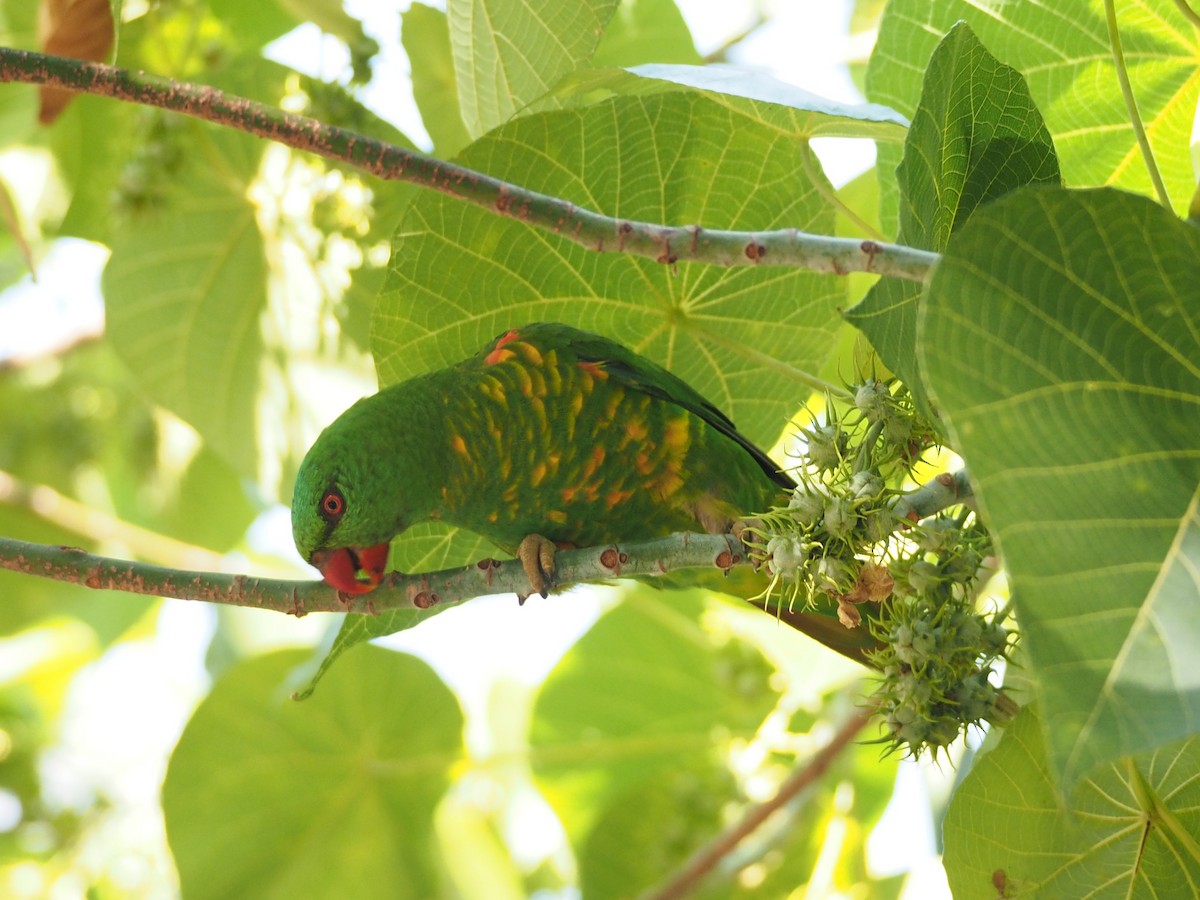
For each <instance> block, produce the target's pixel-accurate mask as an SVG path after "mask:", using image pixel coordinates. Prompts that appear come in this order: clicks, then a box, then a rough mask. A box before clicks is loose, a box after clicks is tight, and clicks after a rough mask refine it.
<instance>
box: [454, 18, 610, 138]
mask: <svg viewBox="0 0 1200 900" xmlns="http://www.w3.org/2000/svg"><path fill="white" fill-rule="evenodd" d="M617 2H618V0H577V2H573V3H561V2H559V0H449V2H448V3H447V4H446V15H447V17H448V19H449V23H450V42H451V45H452V47H453V48H454V71H455V74H456V78H457V82H458V97H459V106H460V107H461V108H462V116H463V120H464V121H465V122H466V126H467V131H468V132H469V133H470V135H471V136H472V137H474V138H478V137H479V136H481V135H482V134H484V133H485V132H488V131H490V130H491V129H493V128H495V127H496V126H497V125H500V124H502V123H504V122H506V121H508V120H509V119H511V118H512V117H513V116H514V115H515V114H516V113H517V112H518V111H520V110H521V108H522V107H524V106H525V105H526V104H527V103H529V102H530V101H531V100H536V99H537V98H538V97H540V96H541V95H542V94H544V93H546V91H548V90H549V89H550V88H551V87H553V86H554V84H555V82H557V81H558V80H559V79H560V78H562V77H563V76H564V75H566V74H567V73H568V72H571V71H573V70H574V69H576V68H577V67H578V66H580V65H581V64H582V63H584V62H586V61H587V60H588V59H589V58H590V57H591V55H592V53H593V52H594V51H595V49H596V45H597V44H598V43H599V41H600V36H601V35H602V34H603V33H604V28H605V26H606V25H607V24H608V20H609V19H610V18H612V14H613V12H614V11H615V10H616V8H617Z"/></svg>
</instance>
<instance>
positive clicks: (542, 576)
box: [517, 534, 558, 603]
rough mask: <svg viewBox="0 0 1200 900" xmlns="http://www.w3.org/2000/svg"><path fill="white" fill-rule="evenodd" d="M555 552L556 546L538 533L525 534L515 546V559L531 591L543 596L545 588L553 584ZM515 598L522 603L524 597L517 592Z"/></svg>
mask: <svg viewBox="0 0 1200 900" xmlns="http://www.w3.org/2000/svg"><path fill="white" fill-rule="evenodd" d="M557 552H558V548H557V547H556V546H555V545H554V542H553V541H550V540H548V539H546V538H544V537H542V536H541V535H540V534H529V535H526V536H525V539H524V540H522V541H521V543H520V545H519V546H518V547H517V559H519V560H520V561H521V567H522V568H523V569H524V570H525V575H526V577H528V578H529V587H530V591H531V593H534V594H539V595H541V596H542V597H545V596H546V592H547V590H548V589H549V588H550V587H552V586H553V584H554V555H555V553H557ZM526 596H529V595H528V594H527V595H526ZM517 600H518V602H520V603H524V602H525V597H522V596H521V595H520V594H518V595H517Z"/></svg>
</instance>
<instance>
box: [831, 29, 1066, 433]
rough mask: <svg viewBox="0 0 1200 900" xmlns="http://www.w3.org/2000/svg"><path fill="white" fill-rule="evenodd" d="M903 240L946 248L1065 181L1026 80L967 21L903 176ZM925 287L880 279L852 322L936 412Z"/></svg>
mask: <svg viewBox="0 0 1200 900" xmlns="http://www.w3.org/2000/svg"><path fill="white" fill-rule="evenodd" d="M896 176H897V180H898V181H899V185H900V236H899V238H898V241H899V243H901V244H907V245H909V246H914V247H921V248H924V249H927V250H941V249H942V248H944V247H945V246H946V242H947V241H948V240H949V239H950V235H951V233H952V232H953V231H954V230H955V229H956V228H958V227H959V226H960V225H962V223H963V222H965V221H966V220H967V218H968V217H969V216H970V215H971V213H972V212H974V211H975V209H977V208H978V207H979V206H980V205H982V204H984V203H986V202H988V201H989V200H994V199H996V198H997V197H1000V196H1003V195H1004V194H1006V193H1008V192H1009V191H1011V190H1013V189H1014V188H1017V187H1020V186H1022V185H1025V184H1030V183H1052V184H1057V183H1058V181H1059V172H1058V161H1057V160H1056V159H1055V156H1054V145H1053V143H1052V142H1051V140H1050V135H1049V134H1048V133H1047V131H1046V126H1045V124H1044V123H1043V122H1042V117H1041V116H1040V115H1039V114H1038V111H1037V108H1036V107H1035V106H1034V105H1033V100H1032V99H1030V97H1029V91H1028V89H1027V88H1026V86H1025V81H1024V79H1022V77H1021V76H1020V74H1019V73H1018V72H1017V71H1016V70H1015V69H1012V68H1011V67H1009V66H1006V65H1004V64H1003V63H1001V62H999V61H998V60H997V59H996V58H995V57H993V56H992V55H991V54H990V53H988V51H987V49H986V48H985V47H984V46H983V45H982V44H980V43H979V40H978V38H976V37H975V34H974V33H973V32H972V31H971V29H970V27H969V26H967V25H965V24H959V25H956V26H955V27H954V28H952V29H951V30H950V32H949V34H947V35H946V37H945V38H944V39H943V40H942V41H941V42H940V43H939V44H938V45H937V49H936V50H934V53H933V58H932V59H931V60H930V61H929V68H928V69H926V70H925V81H924V85H923V87H922V90H921V101H920V103H919V104H918V105H917V110H916V113H915V114H914V117H913V124H912V128H910V129H909V132H908V137H907V138H906V140H905V142H904V158H903V160H902V161H901V163H900V168H899V169H898V170H897V172H896ZM922 289H923V286H922V285H921V284H919V283H915V282H911V281H901V280H900V279H898V278H884V279H882V280H881V281H879V282H877V283H876V284H875V286H874V287H872V288H871V290H870V291H869V292H868V293H867V296H866V297H865V298H864V299H863V301H862V302H861V303H859V304H858V305H856V306H855V307H854V308H853V309H851V310H849V312H848V313H847V314H846V318H847V319H848V320H849V321H850V322H851V324H853V325H855V326H857V327H858V328H860V329H862V331H863V333H864V334H866V336H867V337H868V338H869V339H870V341H871V344H872V345H873V346H874V347H875V349H876V350H877V351H878V352H879V355H880V356H881V357H882V358H883V361H884V362H885V363H886V364H887V365H888V367H889V368H890V369H891V370H892V371H894V372H895V373H896V374H897V375H899V376H900V378H901V379H902V380H903V381H904V382H905V384H907V385H908V386H909V388H910V389H911V390H912V391H913V394H914V396H915V397H917V399H918V400H919V401H920V402H921V403H922V405H923V406H924V407H925V408H926V409H927V410H928V404H927V402H926V398H925V396H924V389H923V386H922V384H921V380H920V376H919V373H918V371H917V352H916V347H917V339H916V332H917V303H918V300H919V299H920V297H921V291H922Z"/></svg>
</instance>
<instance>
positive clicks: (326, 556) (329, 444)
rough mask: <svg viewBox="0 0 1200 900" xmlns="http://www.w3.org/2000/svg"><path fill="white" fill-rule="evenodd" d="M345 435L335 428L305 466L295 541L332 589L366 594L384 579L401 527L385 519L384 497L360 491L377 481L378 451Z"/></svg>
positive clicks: (295, 503) (297, 494) (297, 492)
mask: <svg viewBox="0 0 1200 900" xmlns="http://www.w3.org/2000/svg"><path fill="white" fill-rule="evenodd" d="M334 424H335V426H336V425H337V423H334ZM342 437H343V431H342V430H341V429H338V428H335V427H332V426H331V428H329V429H327V430H326V432H325V433H323V434H322V435H321V436H320V437H319V438H318V439H317V441H316V443H314V444H313V446H312V448H311V449H310V450H309V451H308V455H307V456H305V458H304V461H303V462H302V463H301V464H300V470H299V472H297V474H296V486H295V488H294V489H293V492H292V537H293V539H294V540H295V542H296V549H297V550H298V551H300V555H301V556H302V557H304V559H305V560H306V561H307V562H309V563H310V564H312V565H313V566H316V568H317V569H319V570H320V572H321V575H322V577H323V578H324V579H325V581H326V582H327V583H328V584H329V585H331V586H332V587H335V588H337V589H338V590H339V591H344V592H345V593H348V594H362V593H366V592H367V591H370V590H374V589H375V588H376V587H378V586H379V583H380V582H381V581H382V580H383V575H384V572H385V571H386V567H387V559H388V549H389V546H390V541H391V538H392V537H394V536H395V535H396V534H397V532H398V531H400V530H402V528H401V526H400V525H399V524H398V523H396V522H395V521H394V520H393V521H387V520H386V518H385V517H381V516H380V514H379V508H380V498H379V497H378V496H372V495H370V494H366V493H364V491H363V489H362V488H361V487H360V486H362V485H369V484H372V483H376V484H377V483H378V479H376V478H373V477H372V475H373V474H374V473H373V472H372V471H371V469H372V462H373V460H372V458H371V457H372V450H373V449H374V448H371V447H369V446H362V445H361V444H359V443H357V442H354V441H349V442H347V441H344V440H342Z"/></svg>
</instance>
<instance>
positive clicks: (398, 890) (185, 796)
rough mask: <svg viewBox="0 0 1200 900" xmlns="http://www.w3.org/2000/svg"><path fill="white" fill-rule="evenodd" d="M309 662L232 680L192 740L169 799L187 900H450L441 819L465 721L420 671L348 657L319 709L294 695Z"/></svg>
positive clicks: (216, 695)
mask: <svg viewBox="0 0 1200 900" xmlns="http://www.w3.org/2000/svg"><path fill="white" fill-rule="evenodd" d="M302 656H303V654H302V653H299V652H285V653H276V654H273V655H270V656H266V657H257V658H255V659H252V660H250V661H249V662H246V663H242V664H239V665H238V666H236V667H234V668H233V669H230V670H229V671H228V672H227V673H226V674H225V675H224V676H223V677H222V678H221V680H220V681H218V682H217V684H216V685H215V686H214V687H213V690H212V693H211V694H209V696H208V697H207V698H206V699H205V700H204V702H203V703H201V704H200V707H199V708H198V709H197V710H196V712H195V714H194V715H193V716H192V719H191V721H190V722H189V723H188V725H187V728H186V729H185V730H184V732H183V736H182V737H181V738H180V739H179V745H178V746H177V747H176V749H175V753H174V754H173V755H172V757H171V763H170V767H169V769H168V771H167V777H166V782H165V783H164V785H163V811H164V814H165V816H166V824H167V836H168V839H169V840H170V844H171V850H172V853H173V854H174V857H175V863H176V865H177V866H178V869H179V881H180V886H181V888H182V890H183V894H184V895H185V896H187V897H191V898H195V900H203V898H208V897H211V898H226V897H355V898H363V900H369V898H375V897H378V898H388V900H395V898H407V897H412V898H424V897H434V896H441V891H440V890H439V884H440V875H439V871H438V864H437V861H436V855H435V854H436V845H435V841H434V837H433V834H434V822H433V816H434V810H435V809H436V807H437V805H438V803H439V802H440V800H441V798H442V795H443V793H444V792H445V790H446V787H447V786H448V785H449V783H450V770H451V768H452V767H453V766H454V765H455V764H456V763H457V762H458V761H459V759H460V757H461V754H462V727H463V718H462V712H461V711H460V709H459V707H458V703H457V701H456V700H455V698H454V695H453V694H451V692H450V690H449V689H448V688H447V687H446V685H445V684H443V683H442V681H441V680H440V679H439V678H438V677H437V675H435V674H434V672H433V670H432V669H430V668H429V667H428V666H427V665H425V664H424V663H422V662H420V661H419V660H417V659H415V658H413V657H410V656H405V655H403V654H398V653H392V652H389V651H386V650H380V649H378V648H374V647H368V648H363V649H360V650H359V651H358V652H357V653H355V654H353V655H352V656H350V657H348V658H347V659H346V660H345V662H344V663H343V664H342V665H341V666H340V667H339V668H338V672H337V674H336V675H334V676H332V677H331V678H330V679H329V681H328V683H327V684H326V689H325V690H324V691H322V693H321V695H320V696H319V697H317V698H316V699H314V700H313V701H311V702H309V703H293V702H292V701H290V700H288V699H287V695H286V693H285V692H284V691H283V690H281V685H282V683H283V681H284V679H285V678H286V676H287V674H288V672H289V671H290V670H291V669H292V668H293V667H294V666H295V665H296V663H297V661H298V660H299V659H301V658H302Z"/></svg>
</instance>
